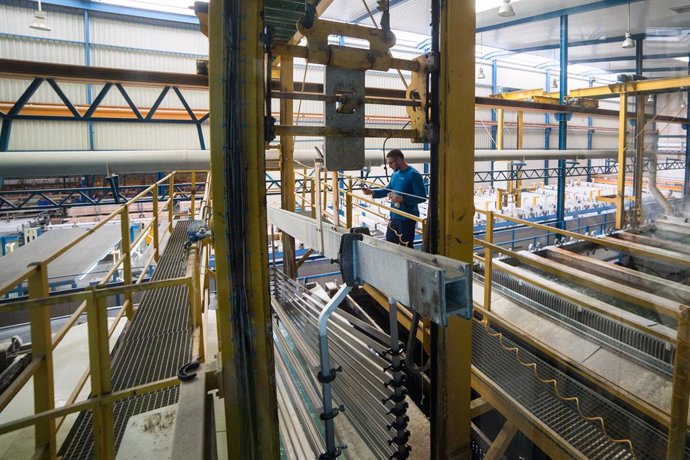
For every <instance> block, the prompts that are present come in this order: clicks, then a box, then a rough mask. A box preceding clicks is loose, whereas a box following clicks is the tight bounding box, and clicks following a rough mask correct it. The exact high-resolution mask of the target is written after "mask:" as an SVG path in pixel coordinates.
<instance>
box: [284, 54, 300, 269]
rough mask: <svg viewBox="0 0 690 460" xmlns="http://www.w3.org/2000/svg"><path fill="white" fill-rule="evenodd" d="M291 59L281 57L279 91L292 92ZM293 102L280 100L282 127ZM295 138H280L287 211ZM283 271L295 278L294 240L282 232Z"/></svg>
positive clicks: (291, 192)
mask: <svg viewBox="0 0 690 460" xmlns="http://www.w3.org/2000/svg"><path fill="white" fill-rule="evenodd" d="M293 77H294V65H293V59H292V58H291V57H289V56H285V57H283V59H282V60H281V62H280V90H281V91H283V92H292V90H293V84H294V78H293ZM293 109H294V101H293V100H292V99H281V100H280V122H281V123H282V124H284V125H292V124H293V121H294V116H293ZM294 153H295V138H294V137H293V136H288V135H285V136H281V137H280V183H281V187H280V205H281V207H282V208H283V209H286V210H288V211H294V210H295V162H294ZM283 270H285V274H286V275H287V276H288V277H290V278H293V279H294V278H296V277H297V266H296V265H295V238H293V237H292V236H290V235H288V234H287V233H285V232H283Z"/></svg>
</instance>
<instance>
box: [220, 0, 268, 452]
mask: <svg viewBox="0 0 690 460" xmlns="http://www.w3.org/2000/svg"><path fill="white" fill-rule="evenodd" d="M263 3H264V2H263V1H255V0H241V1H240V2H239V11H237V12H236V14H237V18H238V19H237V20H235V19H233V18H230V17H228V16H227V15H226V14H227V13H228V12H226V9H227V8H225V5H224V4H225V2H224V1H222V0H215V1H212V2H211V3H210V5H209V7H210V12H209V19H210V24H209V40H210V44H209V45H210V46H209V71H210V74H209V98H210V108H211V113H212V115H211V117H210V122H211V182H212V199H213V207H212V210H213V215H212V227H213V235H214V241H213V244H214V249H215V254H216V274H217V276H216V286H217V293H218V294H217V295H218V312H217V315H218V339H219V350H220V361H221V371H220V373H221V375H220V377H221V378H220V382H221V384H220V386H219V389H220V393H221V395H222V397H223V399H224V406H225V422H226V428H227V430H226V437H227V452H228V456H229V457H230V458H243V459H278V458H279V456H280V444H279V439H278V414H277V400H276V389H275V384H274V382H275V371H274V357H273V345H272V337H271V336H272V328H271V316H270V302H269V298H268V292H269V291H268V264H267V263H266V261H267V260H268V254H267V252H268V251H267V248H268V240H267V234H266V199H265V193H266V186H265V176H264V174H265V158H264V157H265V153H264V137H263V136H264V132H263V127H264V119H263V102H264V101H263V96H264V87H263V83H264V81H263V80H264V55H263V49H262V48H263V47H262V44H261V42H260V35H261V30H262V27H263V21H262V19H261V17H262V10H263ZM231 23H232V24H235V25H236V26H237V27H238V29H237V30H227V29H226V27H229V25H230V24H231ZM227 34H233V35H234V36H235V38H239V43H237V44H235V46H237V48H236V49H235V48H233V50H230V49H229V47H230V46H231V43H228V41H227V40H226V39H225V36H226V35H227ZM236 63H239V64H236ZM230 72H232V73H234V76H233V75H230ZM231 77H232V78H231ZM231 94H235V95H236V96H235V97H236V99H235V100H234V101H230V102H229V103H230V104H233V105H232V106H226V105H225V104H224V101H226V100H227V99H228V96H229V95H231ZM235 110H236V112H235V113H236V116H239V117H240V120H241V126H242V128H241V130H240V131H238V132H234V133H231V132H230V129H229V126H230V125H234V126H237V124H238V123H237V121H238V120H236V119H235V118H233V117H234V116H235V115H233V114H232V112H233V111H235ZM230 136H232V137H230ZM240 160H241V161H242V163H243V164H242V165H241V166H242V167H241V168H240V165H239V164H237V163H236V162H235V161H240ZM230 162H233V163H232V164H229V163H230ZM231 168H238V169H240V171H239V172H238V174H237V178H238V179H237V180H240V181H242V182H241V183H240V184H237V183H231V182H229V181H228V180H227V178H226V175H225V172H226V171H229V170H230V169H231ZM229 187H235V188H238V189H240V193H237V194H236V196H232V199H233V200H241V201H244V202H245V203H246V204H247V207H246V214H243V215H242V216H239V218H240V219H243V222H244V230H243V232H242V234H238V232H230V231H229V230H230V228H231V227H230V226H232V228H236V227H237V225H238V222H237V221H235V222H232V221H228V220H227V215H228V211H229V209H230V207H231V204H229V203H228V202H227V197H226V190H227V189H228V188H229ZM233 205H234V206H239V205H240V203H239V202H235V203H233ZM230 238H240V239H242V245H241V247H240V248H239V249H240V251H241V252H242V255H241V257H243V259H244V261H245V267H246V271H244V272H239V271H237V270H235V271H234V272H231V271H230V267H231V264H235V263H237V261H236V259H235V260H233V259H231V258H230V254H231V251H230V246H231V245H232V244H235V245H237V244H238V242H236V241H231V240H230Z"/></svg>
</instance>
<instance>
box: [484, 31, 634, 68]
mask: <svg viewBox="0 0 690 460" xmlns="http://www.w3.org/2000/svg"><path fill="white" fill-rule="evenodd" d="M631 38H632V39H633V40H639V39H644V38H646V35H645V34H633V35H631ZM624 39H625V37H624V36H623V35H620V36H616V37H606V38H597V39H592V40H581V41H577V42H569V43H568V48H574V47H577V46H592V45H604V44H606V43H616V42H622V41H623V40H624ZM558 48H560V44H559V43H553V44H551V43H550V44H548V45H538V46H529V47H526V48H515V49H511V50H498V51H494V52H492V53H489V54H487V55H486V56H483V59H493V58H496V57H498V56H504V55H507V54H513V53H515V54H518V53H534V52H536V51H549V50H557V49H558ZM630 59H632V60H634V59H635V55H631V58H630ZM568 63H569V64H573V61H568Z"/></svg>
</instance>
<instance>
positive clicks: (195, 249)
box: [0, 171, 210, 458]
mask: <svg viewBox="0 0 690 460" xmlns="http://www.w3.org/2000/svg"><path fill="white" fill-rule="evenodd" d="M180 174H182V173H180V172H173V173H170V174H168V175H167V176H165V177H164V178H162V179H160V180H159V181H157V182H156V183H154V184H152V185H151V186H149V187H147V188H146V189H145V190H143V191H142V192H141V193H139V194H138V195H136V196H135V197H133V198H131V199H130V200H128V201H127V202H126V203H124V204H122V205H121V206H119V207H118V208H117V209H115V210H114V211H113V212H111V213H110V214H109V215H107V216H106V217H105V218H104V219H102V220H101V221H100V222H99V223H98V224H96V225H95V226H94V227H92V228H91V229H89V230H87V231H86V232H85V233H84V234H83V235H80V236H79V237H78V238H75V239H74V240H73V241H71V242H69V243H68V244H67V245H65V246H63V247H62V248H60V249H59V250H57V251H55V252H54V253H53V254H51V255H50V256H48V257H46V258H44V259H43V260H41V261H36V262H35V263H33V264H31V265H30V266H29V268H28V269H27V270H26V271H25V272H23V273H21V274H19V275H17V276H16V277H15V278H14V279H12V280H10V281H9V282H7V283H5V284H4V285H2V286H0V296H3V295H5V294H6V293H8V292H10V291H12V290H14V289H15V288H16V287H17V286H20V287H21V286H22V285H23V284H24V283H25V282H26V283H28V293H29V299H28V300H22V301H16V302H11V303H7V304H4V305H0V314H3V313H4V314H7V313H13V312H21V311H26V312H28V314H29V327H30V333H31V352H32V360H31V362H30V363H29V365H28V366H26V368H25V369H24V370H23V371H22V372H21V373H20V375H19V376H18V377H17V378H16V379H15V380H14V381H13V382H12V384H11V385H10V386H9V387H8V388H7V389H6V390H5V391H4V392H3V393H2V394H1V395H0V412H2V410H3V409H5V408H6V407H7V406H8V404H10V402H11V401H12V400H13V399H14V397H15V396H16V395H17V394H18V393H19V391H20V390H21V389H22V388H23V386H24V385H25V384H26V383H27V382H28V381H29V380H30V379H32V378H33V387H34V415H31V416H27V417H23V418H20V419H18V420H13V421H11V422H8V423H4V424H2V425H0V435H3V434H6V433H9V432H12V431H15V430H19V429H21V428H25V427H29V426H32V425H33V426H34V427H35V453H34V457H35V458H56V455H57V444H56V433H57V431H58V430H59V429H60V427H61V426H62V424H63V422H64V420H65V417H66V416H67V415H69V414H71V413H75V412H80V411H83V410H91V411H92V413H93V421H94V430H93V433H94V445H95V452H96V458H114V457H115V434H114V429H113V413H112V407H113V403H114V402H115V401H118V400H121V399H125V398H129V397H132V396H136V395H142V394H146V393H150V392H154V391H158V390H161V389H164V388H168V387H170V386H174V385H177V384H178V379H177V378H176V377H175V378H169V379H164V380H159V381H157V382H151V383H149V384H145V385H140V386H137V387H133V388H128V389H124V390H121V391H116V392H114V391H112V382H111V366H110V365H111V363H110V338H111V337H112V335H113V333H114V332H115V330H116V328H117V326H118V325H119V323H120V321H121V320H122V318H123V317H126V318H127V320H128V321H131V320H132V319H133V318H134V316H135V310H134V302H133V295H134V294H135V293H140V292H144V291H151V290H155V289H161V288H165V287H170V286H178V285H186V286H188V288H189V289H188V292H189V306H190V319H191V325H192V327H193V337H194V339H193V340H194V344H193V345H194V347H193V350H196V355H197V358H198V359H200V360H202V361H203V359H204V334H203V325H202V312H203V310H204V307H205V306H206V305H208V301H209V299H210V292H209V283H208V274H209V273H208V270H206V267H207V266H208V260H209V245H208V244H194V245H192V247H191V248H190V250H189V258H188V265H187V270H186V274H185V276H184V277H180V278H174V279H168V280H159V281H151V282H147V283H143V282H142V281H143V279H144V275H145V273H146V272H147V271H148V268H149V267H150V266H151V264H152V263H153V262H154V261H158V259H159V257H160V247H161V242H162V241H163V238H164V237H165V236H166V235H167V234H170V233H172V229H173V219H174V218H175V217H182V216H186V214H184V215H183V214H177V215H176V214H175V212H174V205H175V198H176V196H178V195H180V194H181V193H180V192H176V191H175V178H176V176H178V175H180ZM184 174H188V173H187V172H185V173H184ZM196 174H197V173H196V172H195V171H192V172H191V177H192V185H191V191H190V194H189V198H190V213H189V215H190V216H191V218H192V219H193V218H194V217H195V216H196V215H197V213H199V212H200V211H201V212H203V209H204V207H205V206H206V205H207V203H208V199H209V190H210V186H209V183H208V182H209V180H210V175H208V174H207V177H206V189H205V192H204V198H203V199H202V200H201V203H200V206H199V207H198V208H197V207H195V206H196V202H197V199H196ZM163 186H167V187H168V190H169V193H168V198H167V200H166V201H165V202H164V203H162V204H161V203H159V193H158V190H159V187H163ZM149 194H151V203H152V217H151V219H150V221H149V222H148V223H147V224H146V225H145V226H144V228H143V229H142V230H141V232H140V233H139V235H138V236H137V237H136V238H134V240H133V241H130V219H129V216H130V210H129V208H130V206H132V205H133V204H135V203H138V202H140V201H141V200H142V199H144V198H146V197H147V196H148V195H149ZM166 211H167V216H161V215H162V214H163V213H164V212H166ZM118 219H119V220H120V230H121V256H120V258H119V260H118V261H117V262H116V263H114V264H113V267H111V269H110V270H109V271H108V273H106V275H105V276H104V277H103V278H102V279H101V280H100V281H99V282H98V283H97V284H96V285H94V286H90V287H88V288H86V289H84V290H82V291H80V292H76V293H67V294H59V293H54V294H56V295H50V294H51V293H50V288H49V283H48V265H49V264H50V263H51V262H54V261H56V260H57V259H58V258H59V257H60V256H62V255H63V254H65V253H66V252H67V251H69V250H70V249H72V248H74V247H75V246H77V245H78V244H79V243H81V242H82V241H84V240H85V239H86V238H88V237H89V236H91V235H93V234H94V233H95V232H96V231H97V230H98V229H100V228H101V227H103V226H104V225H106V224H107V223H108V222H111V221H114V220H118ZM164 222H165V223H167V225H165V227H164V228H163V231H162V232H161V231H159V227H160V226H161V224H162V223H164ZM151 234H152V237H151V243H152V244H153V248H154V249H153V251H152V253H151V255H150V256H149V257H148V259H147V260H146V262H145V264H144V266H143V268H142V271H141V275H139V276H138V277H137V279H136V280H133V279H132V253H133V251H135V250H136V249H137V247H138V246H139V244H140V243H141V242H142V240H143V238H145V237H146V236H147V235H151ZM120 268H121V269H122V274H123V285H122V286H117V287H108V286H107V282H108V281H109V280H110V279H111V278H112V276H113V275H114V274H115V273H117V271H118V270H120ZM202 272H203V273H202ZM114 296H124V299H125V300H124V302H123V304H122V306H121V307H120V308H119V310H118V311H117V313H116V315H115V318H114V320H113V321H112V323H111V325H110V327H108V318H107V302H108V299H109V298H111V297H114ZM69 302H80V304H79V306H78V307H77V308H76V310H75V311H74V313H72V315H70V317H69V318H68V319H67V321H66V322H65V324H64V325H63V326H62V327H61V328H60V329H59V330H58V331H57V332H56V333H55V334H52V333H51V312H50V308H51V306H54V305H58V304H65V303H69ZM84 313H86V317H87V329H88V345H89V350H88V351H89V365H88V366H87V368H86V370H85V371H84V373H83V374H82V375H81V376H80V378H79V379H78V381H77V384H76V385H75V388H74V389H73V391H72V392H71V394H70V396H69V397H68V398H67V400H66V402H65V404H64V405H63V406H62V407H59V408H56V407H55V396H54V394H55V391H54V375H53V353H54V351H55V349H56V348H57V346H58V345H59V344H60V343H61V341H62V340H63V339H64V338H65V336H66V335H67V333H68V332H69V330H70V329H71V328H72V327H73V326H74V325H75V324H76V323H77V321H78V319H79V318H80V317H81V316H82V315H83V314H84ZM87 380H90V386H91V392H90V395H89V397H88V398H87V399H86V400H83V401H78V402H77V398H78V396H79V394H80V393H81V391H82V389H83V388H84V385H85V384H86V382H87Z"/></svg>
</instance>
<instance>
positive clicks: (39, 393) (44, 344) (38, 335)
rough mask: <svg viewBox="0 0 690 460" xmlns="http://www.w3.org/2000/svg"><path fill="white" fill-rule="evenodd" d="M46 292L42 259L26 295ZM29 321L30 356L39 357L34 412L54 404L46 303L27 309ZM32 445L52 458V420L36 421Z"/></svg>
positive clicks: (53, 430) (44, 268) (34, 385)
mask: <svg viewBox="0 0 690 460" xmlns="http://www.w3.org/2000/svg"><path fill="white" fill-rule="evenodd" d="M49 295H50V288H49V285H48V267H47V265H46V264H45V263H39V264H37V265H36V269H35V270H34V272H33V273H32V274H31V276H30V277H29V298H30V299H40V298H43V297H48V296H49ZM29 323H30V325H31V353H32V354H33V358H34V359H40V360H41V364H40V365H39V366H38V367H37V368H36V371H35V373H34V377H33V387H34V412H35V413H37V414H38V413H39V412H44V411H48V410H51V409H54V408H55V389H54V381H53V351H52V350H53V341H52V336H51V330H50V307H49V306H45V307H39V308H33V309H31V310H30V311H29ZM35 446H36V451H37V452H39V451H40V452H42V453H41V454H40V458H55V455H56V446H55V420H45V421H41V422H38V423H36V428H35Z"/></svg>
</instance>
